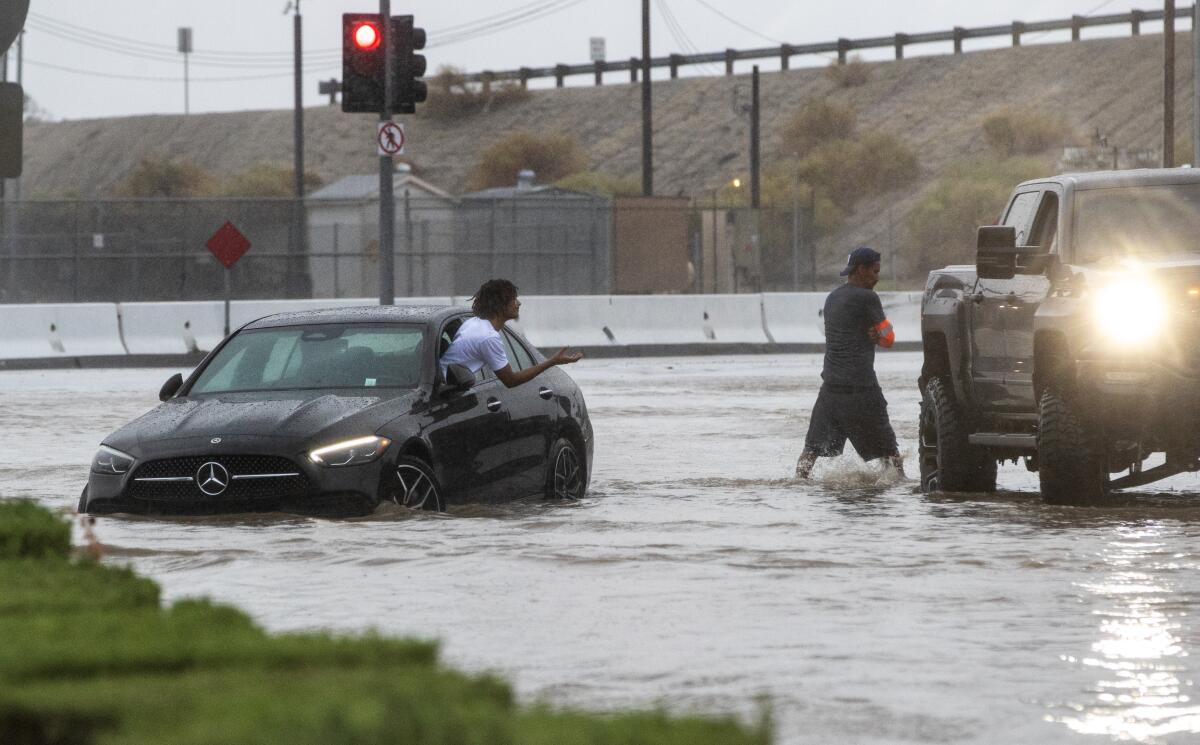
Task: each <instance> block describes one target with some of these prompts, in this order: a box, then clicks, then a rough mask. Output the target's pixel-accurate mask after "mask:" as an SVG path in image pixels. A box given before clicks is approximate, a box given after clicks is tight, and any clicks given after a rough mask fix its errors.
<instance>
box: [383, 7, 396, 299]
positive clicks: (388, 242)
mask: <svg viewBox="0 0 1200 745" xmlns="http://www.w3.org/2000/svg"><path fill="white" fill-rule="evenodd" d="M379 16H380V18H381V19H382V23H380V24H379V26H380V32H381V33H382V34H383V59H384V60H385V61H386V64H385V65H384V73H383V106H382V107H381V108H380V110H379V121H381V122H390V121H391V120H392V89H393V88H394V87H395V85H396V81H395V80H393V77H394V76H393V75H392V72H393V71H392V64H391V60H392V54H393V52H392V45H393V44H395V42H396V40H395V39H394V38H392V37H393V36H394V34H392V21H391V19H392V3H391V0H379ZM392 170H393V165H392V157H391V156H390V155H381V156H379V304H380V305H395V304H396V272H395V268H396V267H395V264H396V255H395V253H393V251H392V246H393V243H394V242H395V231H396V200H395V198H394V197H393V196H392V185H393V183H392V178H393V176H392Z"/></svg>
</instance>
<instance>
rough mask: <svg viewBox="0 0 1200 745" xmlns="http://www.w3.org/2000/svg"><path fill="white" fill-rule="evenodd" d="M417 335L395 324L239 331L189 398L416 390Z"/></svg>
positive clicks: (417, 328) (419, 342)
mask: <svg viewBox="0 0 1200 745" xmlns="http://www.w3.org/2000/svg"><path fill="white" fill-rule="evenodd" d="M422 347H423V345H422V330H421V327H420V326H403V325H395V324H358V325H348V324H336V323H330V324H319V325H312V326H286V327H278V328H266V329H255V330H252V331H243V332H241V333H239V334H238V335H237V336H235V337H233V338H232V339H230V340H229V343H228V344H226V345H225V346H224V347H222V349H221V351H220V353H218V354H217V356H216V358H215V359H214V360H213V361H212V362H211V363H210V364H209V365H208V366H207V367H206V368H204V372H202V373H201V374H200V377H199V379H197V380H196V384H195V385H194V386H192V389H191V391H190V392H189V393H191V394H200V393H228V392H233V391H286V390H304V389H311V388H357V389H363V388H415V387H417V385H418V384H419V382H420V371H421V349H422Z"/></svg>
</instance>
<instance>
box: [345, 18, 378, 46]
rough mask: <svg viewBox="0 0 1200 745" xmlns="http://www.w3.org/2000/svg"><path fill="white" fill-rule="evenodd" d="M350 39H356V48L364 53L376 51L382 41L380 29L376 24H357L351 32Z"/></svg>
mask: <svg viewBox="0 0 1200 745" xmlns="http://www.w3.org/2000/svg"><path fill="white" fill-rule="evenodd" d="M350 37H351V38H352V39H354V46H356V47H358V48H359V49H361V50H363V51H369V50H371V49H374V48H375V47H377V46H379V42H380V41H381V37H380V34H379V27H378V26H376V25H375V24H374V23H363V22H359V23H357V24H356V25H355V26H354V28H353V29H352V30H351V32H350Z"/></svg>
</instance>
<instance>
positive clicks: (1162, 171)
mask: <svg viewBox="0 0 1200 745" xmlns="http://www.w3.org/2000/svg"><path fill="white" fill-rule="evenodd" d="M1047 182H1056V183H1060V184H1063V185H1067V184H1070V185H1071V186H1073V187H1074V188H1075V189H1078V190H1084V189H1107V188H1112V187H1119V186H1168V185H1171V184H1200V168H1134V169H1130V170H1127V171H1089V172H1083V173H1064V174H1062V175H1061V176H1051V177H1050V178H1039V179H1033V180H1031V181H1026V182H1025V183H1024V184H1022V186H1024V185H1025V184H1039V183H1040V184H1044V183H1047Z"/></svg>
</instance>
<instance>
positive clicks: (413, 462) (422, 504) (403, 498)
mask: <svg viewBox="0 0 1200 745" xmlns="http://www.w3.org/2000/svg"><path fill="white" fill-rule="evenodd" d="M395 475H396V488H395V492H394V493H393V495H392V499H393V500H394V501H395V502H396V504H398V505H400V506H401V507H408V508H410V509H414V510H434V511H437V512H443V511H445V509H446V505H445V503H444V502H443V501H442V489H441V487H440V486H439V485H438V481H437V476H436V475H434V473H433V469H432V468H430V467H429V464H428V463H426V462H425V461H423V460H421V459H420V458H412V457H410V456H407V455H404V456H401V457H400V458H398V459H397V460H396V470H395Z"/></svg>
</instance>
